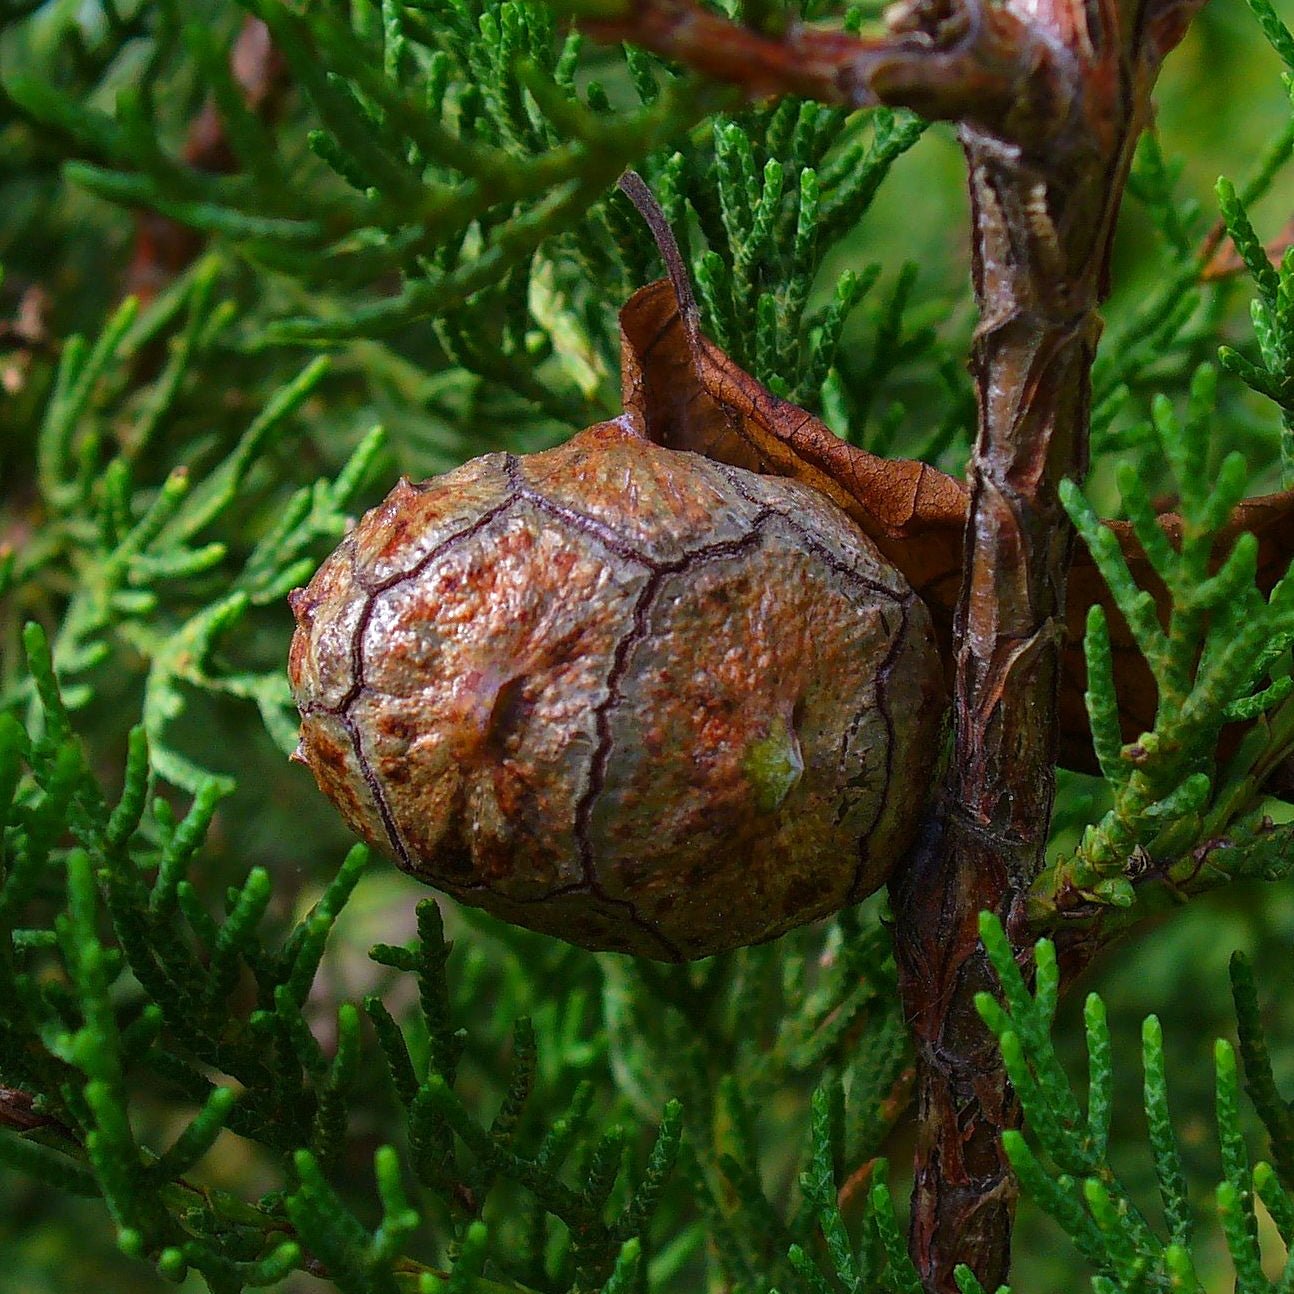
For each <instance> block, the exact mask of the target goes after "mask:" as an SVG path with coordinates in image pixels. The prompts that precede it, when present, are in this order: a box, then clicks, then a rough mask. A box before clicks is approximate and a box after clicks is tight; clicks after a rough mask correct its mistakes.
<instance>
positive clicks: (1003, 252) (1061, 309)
mask: <svg viewBox="0 0 1294 1294" xmlns="http://www.w3.org/2000/svg"><path fill="white" fill-rule="evenodd" d="M1198 7H1199V0H1159V2H1158V3H1156V0H1122V2H1121V0H1086V2H1084V0H1004V3H1002V4H1000V5H998V6H995V7H994V8H991V9H990V8H989V7H988V6H987V5H985V4H984V3H982V2H981V0H960V2H958V0H933V2H931V3H923V2H922V0H916V2H915V3H913V4H910V5H908V6H905V7H904V9H903V12H902V15H901V20H900V21H901V25H902V30H901V31H897V32H896V33H895V34H894V35H893V36H892V37H891V38H890V39H886V40H879V41H876V40H873V41H865V40H859V39H856V38H850V37H846V36H840V35H825V34H823V33H820V32H815V31H812V30H810V29H806V28H803V27H799V26H794V25H793V26H792V27H791V28H790V29H789V30H788V31H786V32H784V33H781V34H779V35H775V36H768V35H763V34H760V33H757V32H753V31H749V30H746V29H742V28H739V27H735V26H733V25H732V24H728V23H726V22H724V21H723V20H722V19H719V18H716V17H715V16H714V15H712V14H709V13H706V12H704V11H702V10H700V9H699V8H697V7H695V6H694V5H692V4H691V3H688V0H655V3H639V4H631V5H629V6H627V7H626V10H625V12H624V15H623V17H622V18H621V19H620V20H618V21H615V22H611V23H607V24H604V25H603V27H602V28H601V30H602V31H603V33H604V34H611V35H615V36H616V37H619V38H624V39H629V40H635V41H638V42H639V43H642V44H645V45H648V46H649V47H651V48H653V49H655V50H657V51H658V52H660V53H663V54H666V55H668V56H670V57H673V58H677V59H681V60H683V61H685V62H688V63H690V64H691V65H692V66H693V67H696V68H698V69H699V70H701V71H703V72H705V73H707V74H708V75H711V76H716V77H723V78H725V79H729V80H733V81H736V82H738V83H740V84H743V85H746V86H747V87H748V88H750V89H751V91H752V92H754V93H768V92H777V91H782V92H792V93H797V94H807V95H814V96H817V97H820V98H824V99H828V100H830V101H833V102H845V103H854V104H864V103H871V102H882V103H888V104H893V105H898V106H905V107H912V108H915V109H917V110H918V111H921V112H923V113H925V114H926V115H927V116H932V117H939V118H944V119H948V120H954V121H957V122H958V123H959V125H960V129H961V139H962V144H963V148H964V150H965V153H966V158H967V164H968V168H969V177H970V189H971V198H972V211H973V226H972V242H973V249H974V280H975V292H976V297H977V301H978V304H979V307H980V317H981V322H980V326H979V329H978V330H977V333H976V337H975V342H974V346H973V349H972V355H971V370H972V372H973V374H974V377H975V381H976V386H977V388H978V393H979V431H978V436H977V440H976V445H975V450H974V454H973V457H972V460H971V463H970V470H969V479H970V487H971V504H970V515H969V519H968V523H967V527H966V535H965V544H966V556H965V563H964V565H963V568H962V569H963V579H962V589H961V595H960V599H959V602H958V610H957V616H956V671H955V680H954V700H955V705H954V715H953V750H952V758H951V761H950V764H949V773H948V777H947V779H946V785H945V787H944V788H943V791H942V793H941V794H940V795H939V797H938V800H937V803H936V805H935V807H934V810H933V812H932V815H931V817H930V820H929V822H928V824H927V829H926V831H925V833H924V836H923V839H922V841H921V843H920V845H919V847H918V848H917V849H916V850H914V851H913V857H912V858H911V859H909V860H908V862H907V864H906V865H904V866H901V867H900V869H899V872H898V874H897V876H896V877H895V879H894V881H893V882H892V885H891V893H892V898H893V903H894V913H895V947H896V953H897V956H898V960H899V967H900V980H901V989H902V993H903V998H904V1006H905V1009H906V1012H907V1015H908V1018H909V1021H910V1023H911V1026H912V1028H913V1031H914V1035H915V1038H916V1043H917V1055H918V1061H919V1075H918V1103H919V1117H920V1127H919V1131H918V1145H917V1163H916V1185H915V1189H914V1194H913V1209H912V1221H911V1233H910V1240H911V1247H912V1253H913V1257H914V1259H915V1261H916V1263H917V1265H918V1268H919V1269H920V1272H921V1275H922V1279H923V1281H924V1283H925V1285H926V1287H927V1289H929V1290H931V1291H935V1292H937V1294H951V1291H954V1290H955V1289H956V1283H955V1280H954V1275H953V1273H954V1270H955V1267H956V1265H957V1264H958V1263H962V1262H964V1263H967V1264H968V1265H969V1266H970V1267H971V1268H972V1270H974V1271H975V1273H976V1275H977V1276H978V1277H979V1279H980V1281H981V1282H982V1283H983V1284H984V1285H986V1286H987V1287H988V1288H989V1289H992V1288H994V1287H995V1286H996V1285H997V1284H998V1283H999V1282H1000V1281H1001V1280H1003V1279H1004V1278H1005V1276H1006V1273H1007V1267H1008V1264H1009V1256H1010V1234H1011V1220H1012V1209H1013V1202H1014V1187H1013V1184H1012V1181H1011V1177H1010V1173H1009V1170H1008V1166H1007V1164H1006V1162H1005V1159H1004V1156H1003V1153H1002V1150H1001V1133H1002V1131H1003V1130H1004V1129H1005V1128H1008V1127H1011V1126H1013V1125H1014V1124H1015V1123H1016V1122H1017V1120H1018V1111H1017V1108H1016V1103H1015V1100H1014V1097H1013V1095H1012V1093H1011V1091H1010V1088H1009V1084H1008V1083H1007V1080H1006V1075H1005V1073H1004V1072H1003V1070H1002V1067H1001V1063H1000V1060H999V1058H998V1054H997V1049H996V1046H995V1045H994V1043H993V1041H992V1039H991V1038H990V1037H989V1036H988V1033H987V1031H986V1030H985V1029H984V1027H983V1026H982V1024H981V1022H980V1020H979V1017H978V1014H977V1013H976V1011H975V1006H974V998H975V995H976V994H977V993H978V992H979V991H981V990H986V989H991V988H992V976H991V974H990V972H989V969H988V967H987V964H986V962H985V958H984V954H983V950H982V948H981V947H980V944H979V940H978V937H977V932H976V930H977V916H978V913H979V912H980V911H981V910H984V909H991V910H993V911H996V912H998V913H999V914H1000V915H1001V916H1002V917H1003V919H1004V921H1005V923H1006V925H1007V928H1008V931H1010V932H1011V933H1012V935H1013V937H1015V938H1016V939H1017V941H1018V946H1020V947H1021V949H1022V952H1021V956H1023V955H1024V953H1023V947H1024V946H1026V945H1027V943H1028V938H1027V932H1026V930H1025V929H1024V921H1023V901H1022V900H1023V895H1024V892H1025V891H1026V890H1027V888H1028V886H1029V883H1030V882H1031V881H1032V879H1033V878H1034V877H1035V876H1036V875H1037V873H1038V871H1039V870H1040V868H1041V866H1042V861H1043V856H1042V855H1043V848H1044V844H1045V841H1046V838H1047V830H1048V825H1049V821H1050V817H1051V808H1052V797H1053V791H1054V767H1055V757H1056V749H1057V723H1056V714H1057V689H1058V680H1059V673H1060V651H1061V645H1062V640H1063V632H1064V631H1063V611H1064V598H1065V581H1066V576H1067V573H1068V569H1069V563H1070V557H1071V550H1072V535H1071V531H1070V527H1069V525H1068V522H1067V520H1066V518H1065V515H1064V513H1063V511H1062V509H1061V508H1060V505H1059V502H1058V498H1057V486H1058V485H1059V482H1060V481H1061V479H1062V478H1064V477H1066V476H1073V477H1081V476H1082V474H1083V472H1084V470H1085V468H1086V464H1087V436H1088V411H1089V398H1090V371H1091V363H1092V357H1093V353H1094V351H1095V347H1096V341H1097V337H1098V334H1099V331H1100V323H1099V319H1098V316H1097V313H1096V311H1097V307H1098V305H1099V304H1100V302H1101V300H1102V299H1103V297H1104V295H1105V292H1106V287H1107V283H1106V277H1107V267H1108V261H1109V246H1110V238H1111V234H1112V230H1113V227H1114V222H1115V218H1116V216H1117V213H1118V209H1119V203H1120V200H1121V197H1122V193H1123V188H1124V182H1125V179H1126V175H1127V169H1128V164H1129V160H1130V156H1131V151H1132V147H1133V145H1134V143H1135V141H1136V137H1137V135H1138V133H1139V131H1140V129H1141V127H1142V125H1143V124H1144V121H1145V117H1146V115H1147V112H1148V108H1149V93H1150V88H1151V86H1152V85H1153V83H1154V80H1155V76H1156V74H1157V72H1158V69H1159V65H1160V63H1161V61H1162V59H1163V56H1164V55H1165V54H1166V53H1167V51H1168V50H1169V49H1171V48H1172V47H1173V45H1175V44H1176V43H1177V41H1178V40H1179V39H1180V38H1181V35H1182V33H1183V32H1184V30H1185V28H1186V25H1187V24H1188V22H1189V20H1190V17H1191V16H1192V14H1193V13H1194V11H1195V10H1196V9H1197V8H1198Z"/></svg>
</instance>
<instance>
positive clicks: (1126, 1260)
mask: <svg viewBox="0 0 1294 1294" xmlns="http://www.w3.org/2000/svg"><path fill="white" fill-rule="evenodd" d="M980 932H981V935H982V937H983V939H984V946H985V948H986V949H987V951H988V955H989V959H990V961H991V962H992V965H993V969H994V971H995V972H996V974H997V977H998V981H999V984H1000V987H1001V990H1002V997H1001V999H1000V1000H999V999H998V998H995V997H994V996H992V995H991V994H988V993H982V994H981V995H980V996H979V999H978V1006H979V1010H980V1014H981V1015H982V1016H983V1018H984V1021H985V1023H986V1024H987V1025H988V1026H989V1028H990V1029H991V1030H992V1031H993V1033H994V1035H995V1036H996V1038H997V1041H998V1045H999V1047H1000V1048H1001V1050H1002V1057H1003V1060H1004V1061H1005V1063H1006V1066H1007V1071H1008V1073H1009V1074H1010V1076H1011V1082H1012V1085H1013V1087H1014V1088H1015V1092H1016V1095H1017V1097H1018V1098H1019V1100H1020V1104H1021V1106H1022V1107H1023V1109H1024V1114H1025V1123H1026V1126H1027V1127H1028V1129H1029V1131H1030V1133H1031V1134H1032V1135H1031V1136H1026V1135H1024V1134H1022V1133H1018V1132H1008V1133H1006V1134H1005V1137H1004V1140H1005V1143H1006V1150H1007V1154H1008V1156H1009V1158H1010V1161H1011V1166H1012V1168H1014V1170H1015V1172H1016V1176H1017V1178H1018V1180H1019V1183H1020V1188H1021V1190H1022V1191H1023V1193H1024V1194H1025V1195H1026V1196H1027V1197H1028V1198H1029V1199H1031V1200H1032V1201H1033V1202H1034V1203H1035V1204H1037V1205H1038V1207H1039V1208H1041V1209H1042V1210H1043V1211H1044V1212H1046V1213H1047V1214H1048V1215H1050V1217H1051V1218H1052V1219H1053V1220H1054V1221H1055V1223H1056V1224H1057V1225H1058V1226H1059V1227H1060V1229H1061V1230H1062V1231H1063V1232H1064V1233H1065V1235H1067V1236H1068V1237H1069V1239H1070V1240H1071V1241H1072V1242H1073V1245H1074V1247H1075V1249H1076V1250H1077V1251H1078V1252H1079V1254H1081V1255H1082V1257H1083V1259H1084V1260H1085V1261H1086V1263H1087V1264H1088V1266H1089V1267H1090V1269H1091V1271H1092V1276H1091V1278H1090V1279H1091V1287H1092V1290H1093V1294H1131V1292H1133V1291H1137V1292H1138V1294H1140V1292H1141V1291H1154V1290H1162V1291H1185V1292H1189V1294H1196V1292H1197V1291H1203V1290H1205V1289H1206V1288H1207V1287H1206V1285H1205V1284H1204V1282H1203V1281H1202V1280H1201V1278H1200V1275H1199V1271H1198V1264H1197V1257H1196V1254H1197V1252H1198V1251H1199V1250H1200V1249H1201V1248H1202V1246H1203V1241H1202V1239H1201V1237H1199V1236H1198V1235H1197V1232H1196V1226H1195V1221H1194V1211H1193V1207H1192V1204H1191V1201H1190V1198H1189V1195H1188V1188H1187V1181H1186V1175H1185V1172H1184V1170H1183V1165H1182V1156H1181V1151H1180V1149H1179V1135H1178V1132H1177V1131H1176V1130H1175V1126H1174V1121H1173V1117H1172V1114H1171V1112H1170V1109H1169V1095H1168V1081H1167V1075H1166V1068H1165V1063H1164V1036H1163V1029H1162V1028H1161V1026H1160V1022H1159V1020H1158V1019H1157V1018H1156V1017H1155V1016H1153V1015H1152V1016H1148V1017H1147V1018H1146V1020H1145V1022H1144V1024H1143V1026H1142V1030H1141V1064H1142V1073H1143V1086H1142V1105H1143V1108H1144V1113H1145V1120H1146V1130H1147V1140H1148V1142H1149V1145H1148V1153H1149V1155H1150V1158H1151V1161H1152V1163H1153V1167H1154V1177H1155V1183H1156V1185H1157V1187H1158V1194H1159V1209H1158V1211H1157V1213H1158V1216H1147V1211H1146V1210H1145V1209H1144V1207H1143V1205H1142V1204H1141V1203H1140V1202H1139V1201H1138V1200H1137V1199H1135V1198H1134V1196H1133V1195H1132V1194H1131V1193H1130V1192H1129V1190H1128V1188H1127V1187H1126V1186H1125V1184H1124V1182H1123V1180H1122V1179H1121V1177H1120V1175H1119V1173H1118V1172H1117V1170H1116V1169H1115V1168H1114V1167H1113V1166H1112V1165H1111V1163H1110V1154H1109V1152H1110V1130H1111V1120H1112V1115H1113V1112H1114V1109H1113V1102H1112V1092H1113V1088H1114V1058H1113V1049H1112V1047H1111V1042H1110V1029H1109V1025H1108V1023H1107V1019H1106V1007H1105V1003H1104V1002H1103V1001H1102V999H1101V997H1100V996H1099V995H1098V994H1096V993H1091V994H1089V995H1088V998H1087V1002H1086V1005H1085V1007H1084V1012H1083V1018H1084V1024H1085V1032H1086V1043H1087V1060H1088V1077H1087V1100H1086V1107H1087V1108H1086V1110H1084V1109H1083V1107H1082V1104H1081V1103H1080V1101H1079V1098H1078V1096H1077V1094H1076V1093H1075V1091H1074V1087H1073V1085H1072V1084H1071V1081H1070V1079H1069V1078H1068V1076H1067V1075H1066V1073H1065V1070H1064V1067H1063V1065H1062V1063H1061V1061H1060V1058H1059V1057H1058V1055H1057V1053H1056V1050H1055V1047H1054V1044H1053V1040H1052V1030H1053V1026H1054V1022H1055V1014H1056V1003H1057V990H1058V987H1059V983H1060V976H1059V972H1058V969H1057V962H1056V951H1055V948H1054V946H1053V945H1052V944H1051V943H1049V942H1048V941H1046V940H1043V941H1041V942H1039V944H1038V945H1037V947H1036V949H1035V966H1036V976H1037V978H1036V983H1035V985H1034V986H1033V988H1032V989H1031V988H1030V986H1029V985H1027V984H1026V983H1025V980H1024V978H1023V976H1022V975H1021V973H1020V968H1019V966H1018V965H1017V964H1016V961H1015V958H1014V956H1013V955H1012V952H1011V947H1010V945H1009V944H1008V942H1007V939H1006V936H1005V934H1004V933H1003V930H1002V927H1001V924H1000V923H999V922H998V921H997V920H996V918H994V917H992V916H990V915H988V914H985V915H984V916H983V917H982V918H981V921H980ZM1233 977H1234V980H1235V990H1236V1005H1237V1010H1238V1012H1239V1015H1240V1019H1241V1055H1242V1056H1243V1059H1244V1066H1245V1085H1246V1086H1247V1087H1248V1089H1249V1092H1250V1094H1251V1095H1252V1096H1254V1098H1255V1104H1257V1106H1258V1109H1259V1111H1260V1113H1261V1114H1262V1117H1263V1120H1264V1122H1265V1123H1266V1125H1267V1129H1268V1132H1269V1133H1270V1135H1271V1137H1272V1148H1273V1154H1274V1158H1278V1159H1281V1160H1283V1161H1284V1162H1285V1163H1286V1165H1287V1166H1288V1158H1287V1157H1288V1153H1289V1149H1290V1142H1289V1139H1288V1131H1287V1130H1282V1128H1283V1125H1281V1123H1280V1120H1281V1119H1283V1120H1284V1122H1285V1123H1288V1120H1289V1117H1290V1110H1289V1106H1288V1103H1286V1102H1284V1101H1282V1100H1281V1099H1280V1098H1279V1097H1278V1096H1277V1095H1276V1093H1275V1090H1274V1088H1272V1087H1271V1070H1270V1065H1269V1064H1267V1065H1266V1067H1265V1066H1264V1057H1265V1056H1266V1042H1265V1039H1264V1038H1263V1035H1262V1031H1261V1027H1260V1026H1259V1025H1258V1024H1257V1023H1256V1014H1257V1011H1256V998H1255V997H1254V992H1253V981H1252V978H1250V977H1248V972H1247V968H1246V967H1245V965H1244V963H1243V961H1237V962H1236V963H1235V966H1234V968H1233ZM1213 1059H1214V1074H1215V1103H1214V1119H1215V1124H1216V1138H1217V1145H1218V1151H1219V1156H1220V1163H1221V1180H1220V1181H1219V1182H1218V1184H1217V1187H1216V1189H1215V1191H1214V1193H1213V1204H1214V1215H1215V1217H1216V1220H1217V1225H1218V1226H1219V1228H1220V1230H1221V1232H1222V1235H1223V1238H1224V1240H1225V1243H1226V1249H1227V1253H1228V1255H1229V1256H1230V1259H1231V1264H1232V1268H1233V1272H1234V1288H1235V1289H1236V1291H1237V1294H1269V1292H1270V1291H1281V1292H1282V1294H1283V1292H1284V1291H1286V1290H1289V1289H1292V1288H1294V1259H1286V1260H1285V1261H1284V1263H1283V1265H1279V1264H1278V1265H1277V1266H1276V1268H1275V1270H1276V1271H1277V1273H1278V1274H1277V1275H1275V1276H1272V1275H1269V1274H1268V1273H1269V1271H1270V1270H1271V1266H1270V1264H1266V1263H1265V1254H1264V1248H1263V1245H1262V1243H1260V1237H1259V1228H1258V1221H1257V1213H1256V1201H1258V1200H1261V1201H1262V1204H1263V1205H1264V1206H1265V1208H1266V1209H1267V1211H1268V1213H1269V1215H1270V1217H1271V1219H1272V1221H1273V1222H1274V1224H1275V1228H1276V1232H1277V1236H1278V1239H1279V1243H1280V1245H1282V1246H1284V1248H1285V1250H1286V1251H1289V1250H1290V1249H1291V1247H1294V1230H1291V1225H1292V1224H1294V1196H1291V1195H1290V1193H1289V1187H1290V1184H1291V1183H1290V1178H1289V1176H1288V1174H1287V1173H1283V1172H1282V1171H1280V1170H1278V1169H1277V1168H1274V1167H1273V1166H1272V1164H1270V1163H1266V1162H1260V1163H1258V1164H1257V1165H1254V1164H1252V1161H1251V1159H1250V1157H1249V1152H1248V1150H1247V1148H1246V1138H1245V1130H1244V1127H1243V1122H1242V1117H1241V1107H1240V1089H1241V1077H1240V1070H1239V1066H1238V1065H1237V1058H1236V1050H1235V1048H1234V1047H1232V1045H1231V1044H1230V1043H1228V1042H1225V1041H1222V1040H1219V1041H1218V1042H1217V1044H1216V1045H1215V1047H1214V1053H1213ZM961 1284H962V1289H963V1290H964V1291H965V1292H966V1294H982V1287H981V1286H980V1285H979V1284H978V1282H977V1281H976V1280H975V1278H974V1277H973V1276H972V1275H971V1274H970V1272H969V1271H966V1270H965V1269H963V1271H962V1273H961Z"/></svg>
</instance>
